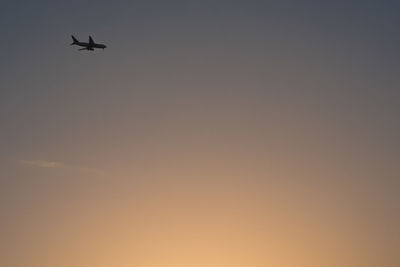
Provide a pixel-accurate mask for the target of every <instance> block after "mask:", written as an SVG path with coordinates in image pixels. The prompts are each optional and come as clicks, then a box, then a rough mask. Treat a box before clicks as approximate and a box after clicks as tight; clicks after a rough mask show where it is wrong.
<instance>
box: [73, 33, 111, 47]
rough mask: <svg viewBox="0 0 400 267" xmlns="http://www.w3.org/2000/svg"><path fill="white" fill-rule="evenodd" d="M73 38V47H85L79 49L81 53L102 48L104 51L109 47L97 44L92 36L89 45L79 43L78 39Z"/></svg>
mask: <svg viewBox="0 0 400 267" xmlns="http://www.w3.org/2000/svg"><path fill="white" fill-rule="evenodd" d="M71 37H72V40H73V42H72V44H71V45H77V46H81V47H83V48H81V49H78V51H81V50H88V51H94V49H95V48H101V49H103V50H104V48H106V47H107V46H105V45H104V44H96V43H95V42H94V41H93V39H92V37H91V36H89V42H88V43H84V42H79V41H78V39H76V38H75V37H74V36H73V35H71Z"/></svg>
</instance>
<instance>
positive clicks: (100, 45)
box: [76, 42, 107, 49]
mask: <svg viewBox="0 0 400 267" xmlns="http://www.w3.org/2000/svg"><path fill="white" fill-rule="evenodd" d="M76 45H77V46H81V47H85V48H88V49H90V48H99V49H104V48H106V47H107V46H105V45H103V44H93V45H90V44H89V43H85V42H78V43H76Z"/></svg>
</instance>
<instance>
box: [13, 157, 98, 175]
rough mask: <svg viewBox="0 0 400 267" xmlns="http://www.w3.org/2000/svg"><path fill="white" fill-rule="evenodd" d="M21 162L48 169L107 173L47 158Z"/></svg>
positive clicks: (25, 164)
mask: <svg viewBox="0 0 400 267" xmlns="http://www.w3.org/2000/svg"><path fill="white" fill-rule="evenodd" d="M20 163H21V164H22V165H24V166H30V167H36V168H48V169H69V170H75V171H81V172H88V173H94V174H97V175H105V173H104V172H103V171H102V170H99V169H95V168H89V167H83V166H74V165H68V164H65V163H63V162H56V161H47V160H21V161H20Z"/></svg>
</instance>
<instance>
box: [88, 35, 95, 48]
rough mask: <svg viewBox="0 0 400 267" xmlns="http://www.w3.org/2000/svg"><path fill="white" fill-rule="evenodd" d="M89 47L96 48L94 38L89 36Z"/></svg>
mask: <svg viewBox="0 0 400 267" xmlns="http://www.w3.org/2000/svg"><path fill="white" fill-rule="evenodd" d="M89 46H94V41H93V39H92V36H89Z"/></svg>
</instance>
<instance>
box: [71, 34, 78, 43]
mask: <svg viewBox="0 0 400 267" xmlns="http://www.w3.org/2000/svg"><path fill="white" fill-rule="evenodd" d="M71 37H72V41H73V42H72V44H71V45H74V44H77V43H78V42H79V41H78V39H76V38H75V37H74V36H73V35H71Z"/></svg>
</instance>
